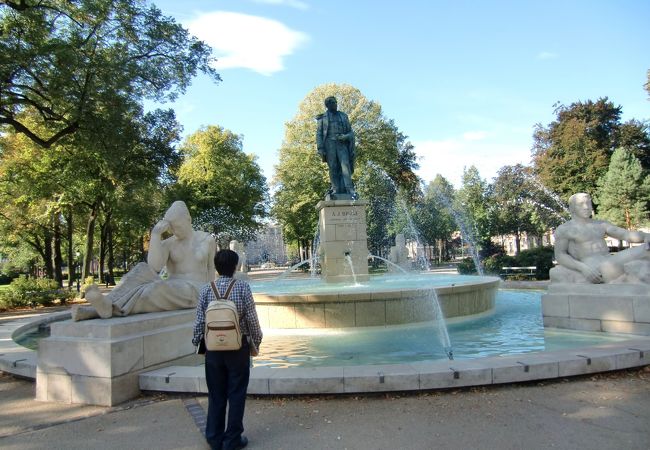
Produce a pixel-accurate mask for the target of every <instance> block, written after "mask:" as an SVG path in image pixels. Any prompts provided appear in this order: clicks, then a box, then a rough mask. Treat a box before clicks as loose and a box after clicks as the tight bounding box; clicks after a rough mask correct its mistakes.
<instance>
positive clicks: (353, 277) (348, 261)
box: [345, 252, 359, 286]
mask: <svg viewBox="0 0 650 450" xmlns="http://www.w3.org/2000/svg"><path fill="white" fill-rule="evenodd" d="M345 262H346V263H347V264H348V266H349V267H350V271H351V272H352V279H353V280H354V285H355V286H358V285H359V283H358V282H357V274H356V273H354V265H353V264H352V256H350V252H346V253H345Z"/></svg>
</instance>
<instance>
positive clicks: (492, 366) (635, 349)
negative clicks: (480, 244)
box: [0, 311, 650, 395]
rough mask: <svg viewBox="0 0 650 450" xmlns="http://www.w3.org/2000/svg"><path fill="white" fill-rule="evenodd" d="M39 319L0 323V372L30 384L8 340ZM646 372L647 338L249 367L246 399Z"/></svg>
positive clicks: (180, 378) (193, 378)
mask: <svg viewBox="0 0 650 450" xmlns="http://www.w3.org/2000/svg"><path fill="white" fill-rule="evenodd" d="M69 314H70V313H69V312H67V311H64V312H59V313H54V314H51V313H50V314H42V315H39V316H37V317H35V316H33V315H32V316H29V317H25V318H19V319H15V320H7V321H4V322H0V370H1V371H3V372H7V373H11V374H14V375H18V376H22V377H26V378H31V379H35V378H36V364H37V355H36V353H37V352H36V351H34V350H29V349H26V348H24V347H21V346H19V345H18V344H16V343H15V342H14V341H13V336H15V335H16V334H17V333H19V332H21V331H22V330H24V329H25V328H26V327H34V326H35V325H38V324H40V323H48V322H51V321H54V320H59V319H61V318H64V317H65V316H66V315H67V316H69ZM648 364H650V337H643V336H634V337H633V338H632V337H631V339H629V340H627V341H622V342H616V343H608V344H601V345H597V346H592V347H584V348H579V349H569V350H557V351H549V352H532V353H521V354H519V355H508V356H493V357H486V358H476V359H467V360H455V361H448V360H438V361H422V362H414V363H410V364H392V365H372V366H371V365H368V366H345V367H316V368H283V369H272V368H268V367H256V368H253V370H252V372H251V378H250V383H249V386H248V393H249V394H259V395H280V394H343V393H359V392H387V391H416V390H432V389H446V388H454V387H468V386H482V385H490V384H500V383H515V382H522V381H533V380H545V379H553V378H561V377H570V376H575V375H584V374H591V373H598V372H607V371H611V370H620V369H627V368H632V367H639V366H644V365H648ZM139 379H140V381H139V383H140V389H142V390H149V391H165V392H188V393H206V392H207V386H206V384H205V376H204V367H203V365H198V366H168V367H164V368H161V369H157V370H152V371H148V372H144V373H142V374H140V377H139Z"/></svg>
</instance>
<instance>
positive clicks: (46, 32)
mask: <svg viewBox="0 0 650 450" xmlns="http://www.w3.org/2000/svg"><path fill="white" fill-rule="evenodd" d="M0 30H2V36H3V38H2V40H0V55H3V56H2V57H1V58H0V125H5V126H7V127H8V128H9V129H11V130H14V131H16V132H20V133H24V134H25V135H26V136H28V137H29V138H30V139H31V140H32V141H33V142H35V143H37V144H38V145H40V146H42V147H46V148H49V147H50V146H52V145H53V144H54V143H56V142H58V141H59V140H61V139H62V138H64V137H65V136H69V135H73V134H74V133H76V132H77V131H79V130H82V129H84V128H86V127H90V126H92V124H93V120H94V117H95V115H96V114H97V112H98V111H101V110H105V109H108V108H111V106H112V104H111V102H112V99H114V98H116V97H129V98H132V99H138V101H140V102H142V100H143V99H152V100H156V101H163V100H165V99H173V98H175V97H176V96H177V95H178V94H179V93H182V92H184V90H185V89H186V87H187V86H188V85H189V84H190V81H191V79H192V78H193V77H194V75H195V74H196V73H197V72H198V71H201V72H203V73H205V74H207V75H208V76H209V77H211V78H212V79H213V80H215V81H218V80H219V75H218V74H217V73H216V72H215V71H214V69H213V68H212V67H210V63H211V61H212V60H211V57H210V52H211V50H210V48H209V47H208V46H207V45H205V44H204V43H203V42H201V41H198V40H197V39H196V38H194V37H192V36H190V35H189V34H188V32H187V30H185V29H184V28H183V27H182V26H180V25H179V24H177V23H176V22H175V21H174V20H173V19H172V18H170V17H165V16H163V15H162V13H161V11H160V10H159V9H158V8H156V7H155V6H151V5H148V4H147V3H146V2H145V1H142V0H120V1H112V0H80V1H59V0H39V1H35V0H20V1H4V2H2V3H1V4H0ZM30 117H31V118H36V117H37V118H38V120H37V121H36V122H33V121H32V122H31V123H30V120H29V118H30Z"/></svg>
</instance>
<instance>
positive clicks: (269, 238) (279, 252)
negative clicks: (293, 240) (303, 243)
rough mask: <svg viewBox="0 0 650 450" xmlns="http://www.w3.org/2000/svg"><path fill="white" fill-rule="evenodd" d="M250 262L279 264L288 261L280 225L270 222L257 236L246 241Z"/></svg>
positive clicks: (247, 256)
mask: <svg viewBox="0 0 650 450" xmlns="http://www.w3.org/2000/svg"><path fill="white" fill-rule="evenodd" d="M246 259H247V261H248V264H262V263H265V262H271V263H274V264H278V265H284V264H286V263H287V249H286V245H285V243H284V236H283V235H282V228H281V227H280V225H276V224H268V225H266V226H265V227H264V228H263V229H262V230H261V231H260V232H259V233H258V234H257V235H256V237H255V240H254V241H251V242H248V243H246Z"/></svg>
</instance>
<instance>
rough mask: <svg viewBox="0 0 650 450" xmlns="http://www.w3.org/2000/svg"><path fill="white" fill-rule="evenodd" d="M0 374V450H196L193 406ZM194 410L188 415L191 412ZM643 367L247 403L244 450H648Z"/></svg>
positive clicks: (649, 406) (647, 373)
mask: <svg viewBox="0 0 650 450" xmlns="http://www.w3.org/2000/svg"><path fill="white" fill-rule="evenodd" d="M33 397H34V383H33V382H30V381H25V380H19V379H16V378H13V377H11V376H8V375H0V411H2V413H1V414H0V447H1V448H3V449H43V448H51V449H88V448H93V449H98V450H99V449H131V448H134V449H135V448H138V449H139V448H157V449H204V448H208V447H207V446H206V444H205V442H204V440H203V437H202V435H201V432H200V431H199V428H198V426H199V424H197V422H196V416H197V411H198V415H201V413H204V411H205V409H206V408H207V398H206V397H205V396H198V397H197V396H194V395H191V396H190V395H188V396H174V395H161V394H156V395H152V396H146V395H145V396H141V397H140V398H138V399H136V400H134V401H131V402H128V403H126V404H123V405H119V406H117V407H113V408H106V407H96V406H79V405H64V404H57V403H42V402H37V401H35V400H33ZM197 403H198V405H199V408H198V409H197V408H196V405H197ZM648 417H650V366H647V367H645V368H641V369H635V370H627V371H620V372H613V373H609V374H602V375H595V376H588V377H579V378H573V379H559V380H554V381H552V382H533V383H527V384H514V385H507V386H490V387H481V388H469V389H456V390H447V391H436V392H421V393H413V394H410V393H409V394H400V393H387V394H371V395H343V396H297V397H252V396H249V399H248V401H247V406H246V417H245V426H246V431H245V434H246V435H247V436H248V438H249V440H250V444H249V448H251V449H255V448H258V449H285V450H290V449H325V448H327V449H346V448H347V449H393V448H398V449H431V448H441V449H469V448H494V449H497V448H498V449H521V448H526V449H542V448H544V449H547V448H560V449H577V448H589V449H622V448H625V449H648V448H649V447H650V427H648Z"/></svg>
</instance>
